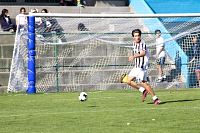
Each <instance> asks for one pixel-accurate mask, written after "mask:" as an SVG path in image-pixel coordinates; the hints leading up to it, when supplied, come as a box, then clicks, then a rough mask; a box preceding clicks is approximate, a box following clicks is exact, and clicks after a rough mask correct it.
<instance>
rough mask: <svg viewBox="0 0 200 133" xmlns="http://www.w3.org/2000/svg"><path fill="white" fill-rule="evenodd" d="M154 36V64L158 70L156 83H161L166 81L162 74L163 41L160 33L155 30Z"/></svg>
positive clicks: (163, 59) (163, 58) (163, 60)
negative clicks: (155, 63)
mask: <svg viewBox="0 0 200 133" xmlns="http://www.w3.org/2000/svg"><path fill="white" fill-rule="evenodd" d="M155 35H156V62H157V69H158V82H162V81H164V80H165V79H166V75H165V74H164V72H163V67H164V64H165V46H164V39H163V38H162V37H161V31H160V30H155Z"/></svg>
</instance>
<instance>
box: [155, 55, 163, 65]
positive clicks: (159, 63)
mask: <svg viewBox="0 0 200 133" xmlns="http://www.w3.org/2000/svg"><path fill="white" fill-rule="evenodd" d="M156 62H157V65H161V66H162V65H164V64H165V57H161V58H159V59H157V61H156Z"/></svg>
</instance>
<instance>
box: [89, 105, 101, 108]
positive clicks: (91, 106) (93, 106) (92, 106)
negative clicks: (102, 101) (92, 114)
mask: <svg viewBox="0 0 200 133" xmlns="http://www.w3.org/2000/svg"><path fill="white" fill-rule="evenodd" d="M88 107H89V108H96V107H99V106H96V105H90V106H88Z"/></svg>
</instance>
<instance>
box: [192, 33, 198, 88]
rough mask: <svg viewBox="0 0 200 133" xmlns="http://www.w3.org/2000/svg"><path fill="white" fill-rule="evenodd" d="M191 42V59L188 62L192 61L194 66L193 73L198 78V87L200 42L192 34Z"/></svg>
mask: <svg viewBox="0 0 200 133" xmlns="http://www.w3.org/2000/svg"><path fill="white" fill-rule="evenodd" d="M192 43H193V46H192V52H193V53H192V59H191V61H190V63H192V62H194V64H195V66H196V68H195V75H196V78H197V80H198V84H199V87H200V44H199V42H198V39H197V35H194V36H193V37H192Z"/></svg>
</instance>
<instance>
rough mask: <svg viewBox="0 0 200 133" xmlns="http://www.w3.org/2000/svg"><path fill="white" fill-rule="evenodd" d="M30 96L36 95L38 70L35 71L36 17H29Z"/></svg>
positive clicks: (28, 91) (28, 90)
mask: <svg viewBox="0 0 200 133" xmlns="http://www.w3.org/2000/svg"><path fill="white" fill-rule="evenodd" d="M27 44H28V45H27V48H28V89H27V93H28V94H34V93H36V87H35V85H36V70H35V55H36V51H35V16H29V17H28V42H27Z"/></svg>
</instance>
